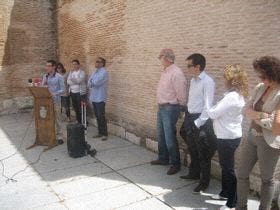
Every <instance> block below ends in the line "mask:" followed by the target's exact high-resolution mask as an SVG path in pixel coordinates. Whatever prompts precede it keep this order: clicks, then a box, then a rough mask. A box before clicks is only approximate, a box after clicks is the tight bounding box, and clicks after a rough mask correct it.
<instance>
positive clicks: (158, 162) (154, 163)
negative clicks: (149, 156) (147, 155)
mask: <svg viewBox="0 0 280 210" xmlns="http://www.w3.org/2000/svg"><path fill="white" fill-rule="evenodd" d="M151 165H162V166H166V165H169V163H168V162H166V163H165V162H161V161H160V160H153V161H151Z"/></svg>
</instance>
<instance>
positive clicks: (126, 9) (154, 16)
mask: <svg viewBox="0 0 280 210" xmlns="http://www.w3.org/2000/svg"><path fill="white" fill-rule="evenodd" d="M279 23H280V1H279V0H274V1H273V0H267V1H265V0H253V1H242V0H237V1H223V0H212V1H209V0H204V1H195V0H192V1H185V0H176V1H166V0H151V1H134V0H116V1H109V0H96V1H91V0H60V1H59V3H58V46H59V58H60V60H61V61H62V62H64V63H65V64H66V66H67V67H68V68H70V65H69V64H70V61H71V60H72V59H74V58H78V59H80V60H81V61H82V65H83V68H84V69H85V70H86V71H87V72H88V73H91V72H92V69H93V68H94V60H95V58H96V57H97V56H103V57H105V58H106V59H107V60H108V66H107V68H108V70H109V73H110V86H109V101H108V104H107V112H108V116H109V121H110V130H111V132H113V133H115V134H118V135H120V136H122V137H126V138H130V139H131V140H132V141H134V142H136V143H139V144H143V145H146V146H148V147H149V148H151V149H154V150H156V143H155V141H154V140H155V134H156V127H155V125H156V112H157V104H156V98H155V95H156V87H157V83H158V80H159V77H160V70H161V66H160V63H159V61H158V60H157V56H158V53H159V51H160V50H161V49H162V48H165V47H168V48H172V49H174V51H175V53H176V56H177V57H176V58H177V60H176V63H177V65H178V66H179V67H181V68H182V69H183V70H184V72H185V75H186V77H187V79H188V80H189V79H190V77H191V75H190V74H189V73H188V72H187V70H186V63H185V62H184V60H185V58H186V57H187V56H188V55H190V54H191V53H194V52H199V53H202V54H204V55H205V56H206V58H207V70H208V72H209V73H210V74H211V75H212V76H213V78H214V79H215V81H216V84H217V89H216V96H217V98H218V97H219V96H220V95H221V94H222V93H223V92H224V86H223V74H222V70H223V67H224V66H225V65H226V64H236V63H238V64H241V65H242V66H243V67H244V69H246V70H247V72H248V75H249V82H250V89H251V90H252V88H253V87H254V86H255V85H256V84H257V82H258V79H257V78H256V75H255V74H254V72H253V70H252V65H251V63H252V61H253V59H255V58H256V57H259V56H263V55H275V56H278V57H280V51H279V49H280V24H279ZM179 124H180V123H179ZM245 128H246V125H245ZM245 130H246V129H245ZM237 156H238V155H237ZM214 165H215V164H214ZM214 168H215V167H214ZM216 168H217V164H216Z"/></svg>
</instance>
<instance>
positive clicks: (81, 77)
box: [67, 60, 87, 123]
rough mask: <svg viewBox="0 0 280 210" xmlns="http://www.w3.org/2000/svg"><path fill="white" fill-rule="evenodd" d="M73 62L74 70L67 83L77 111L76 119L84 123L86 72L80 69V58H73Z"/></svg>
mask: <svg viewBox="0 0 280 210" xmlns="http://www.w3.org/2000/svg"><path fill="white" fill-rule="evenodd" d="M72 64H73V70H72V71H71V72H70V73H69V76H68V78H67V84H68V85H69V91H70V97H71V100H72V105H73V108H74V110H75V113H76V119H77V121H78V122H79V123H82V116H81V100H85V97H86V87H87V84H86V74H85V72H84V71H83V70H81V69H80V62H79V61H78V60H73V61H72Z"/></svg>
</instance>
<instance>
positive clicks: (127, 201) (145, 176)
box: [0, 113, 258, 210]
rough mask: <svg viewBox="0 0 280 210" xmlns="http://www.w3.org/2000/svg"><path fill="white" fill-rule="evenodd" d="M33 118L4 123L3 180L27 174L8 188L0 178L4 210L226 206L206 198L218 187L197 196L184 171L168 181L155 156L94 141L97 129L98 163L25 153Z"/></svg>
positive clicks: (0, 130) (62, 150) (61, 154)
mask: <svg viewBox="0 0 280 210" xmlns="http://www.w3.org/2000/svg"><path fill="white" fill-rule="evenodd" d="M31 116H32V114H30V113H29V114H18V115H10V116H3V117H2V116H1V117H0V141H1V147H0V159H2V158H5V157H7V156H10V155H11V154H13V155H12V156H11V157H10V158H8V159H7V160H4V161H3V163H4V167H5V170H4V174H5V175H6V176H9V177H10V176H12V175H13V174H15V173H16V172H20V171H21V170H23V169H25V170H24V171H21V172H20V173H18V174H17V175H16V176H14V177H13V178H14V182H12V181H9V182H7V183H6V179H5V178H4V177H2V176H0V209H1V210H2V209H3V210H6V209H13V210H14V209H17V210H22V209H23V210H25V209H48V210H49V209H51V210H52V209H59V210H60V209H62V210H63V209H78V210H80V209H86V210H87V209H94V210H96V209H102V210H103V209H129V210H131V209H136V210H138V209H139V210H140V209H143V210H147V209H148V210H149V209H151V210H153V209H155V210H161V209H162V210H165V209H213V210H214V209H215V210H217V209H218V208H219V206H221V205H223V204H224V202H217V201H213V200H211V199H209V196H207V195H209V194H213V193H217V192H219V188H220V182H219V181H217V180H212V181H211V186H210V188H209V190H208V192H207V193H208V194H206V195H193V194H192V190H193V188H194V187H195V186H196V182H188V181H185V180H181V179H180V178H179V176H180V175H182V174H186V173H187V169H186V168H185V167H182V171H181V172H180V173H178V174H176V175H173V176H168V175H166V171H167V170H168V166H151V165H150V164H149V162H150V161H151V160H153V159H155V158H156V157H157V155H156V154H155V153H153V152H151V151H148V150H146V149H145V148H143V147H140V146H138V145H134V144H132V143H131V142H128V141H126V140H123V139H120V138H118V137H115V136H110V137H109V139H108V140H107V141H101V140H100V139H93V138H92V136H93V134H96V128H94V127H92V126H90V127H89V128H88V132H87V135H86V140H87V141H88V143H89V144H91V145H92V146H94V147H95V148H96V149H97V151H98V152H97V155H96V157H95V158H92V157H90V156H86V157H82V158H77V159H73V158H71V157H69V156H68V154H67V146H66V144H63V145H59V146H57V147H55V148H53V149H52V150H49V151H47V152H43V153H42V150H43V149H44V148H45V147H43V146H37V147H35V148H32V149H30V150H26V149H25V148H26V147H27V146H30V145H31V144H33V142H34V139H35V128H34V123H32V119H31ZM30 122H31V123H30ZM64 127H66V124H65V125H64ZM26 129H28V130H26ZM64 135H65V131H64ZM23 137H25V138H24V139H23ZM2 170H3V169H2V166H1V165H0V172H2ZM0 174H1V173H0ZM257 205H258V201H254V200H253V199H252V200H250V202H249V210H254V209H257Z"/></svg>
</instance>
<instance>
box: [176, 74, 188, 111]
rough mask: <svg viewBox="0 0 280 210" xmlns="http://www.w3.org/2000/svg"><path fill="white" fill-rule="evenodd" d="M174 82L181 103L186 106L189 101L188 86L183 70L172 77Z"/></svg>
mask: <svg viewBox="0 0 280 210" xmlns="http://www.w3.org/2000/svg"><path fill="white" fill-rule="evenodd" d="M172 84H173V87H174V89H175V91H176V95H177V98H178V102H179V104H180V105H182V106H185V105H186V102H187V98H186V97H187V86H186V78H185V75H184V74H183V72H178V73H176V74H174V76H173V77H172Z"/></svg>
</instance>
